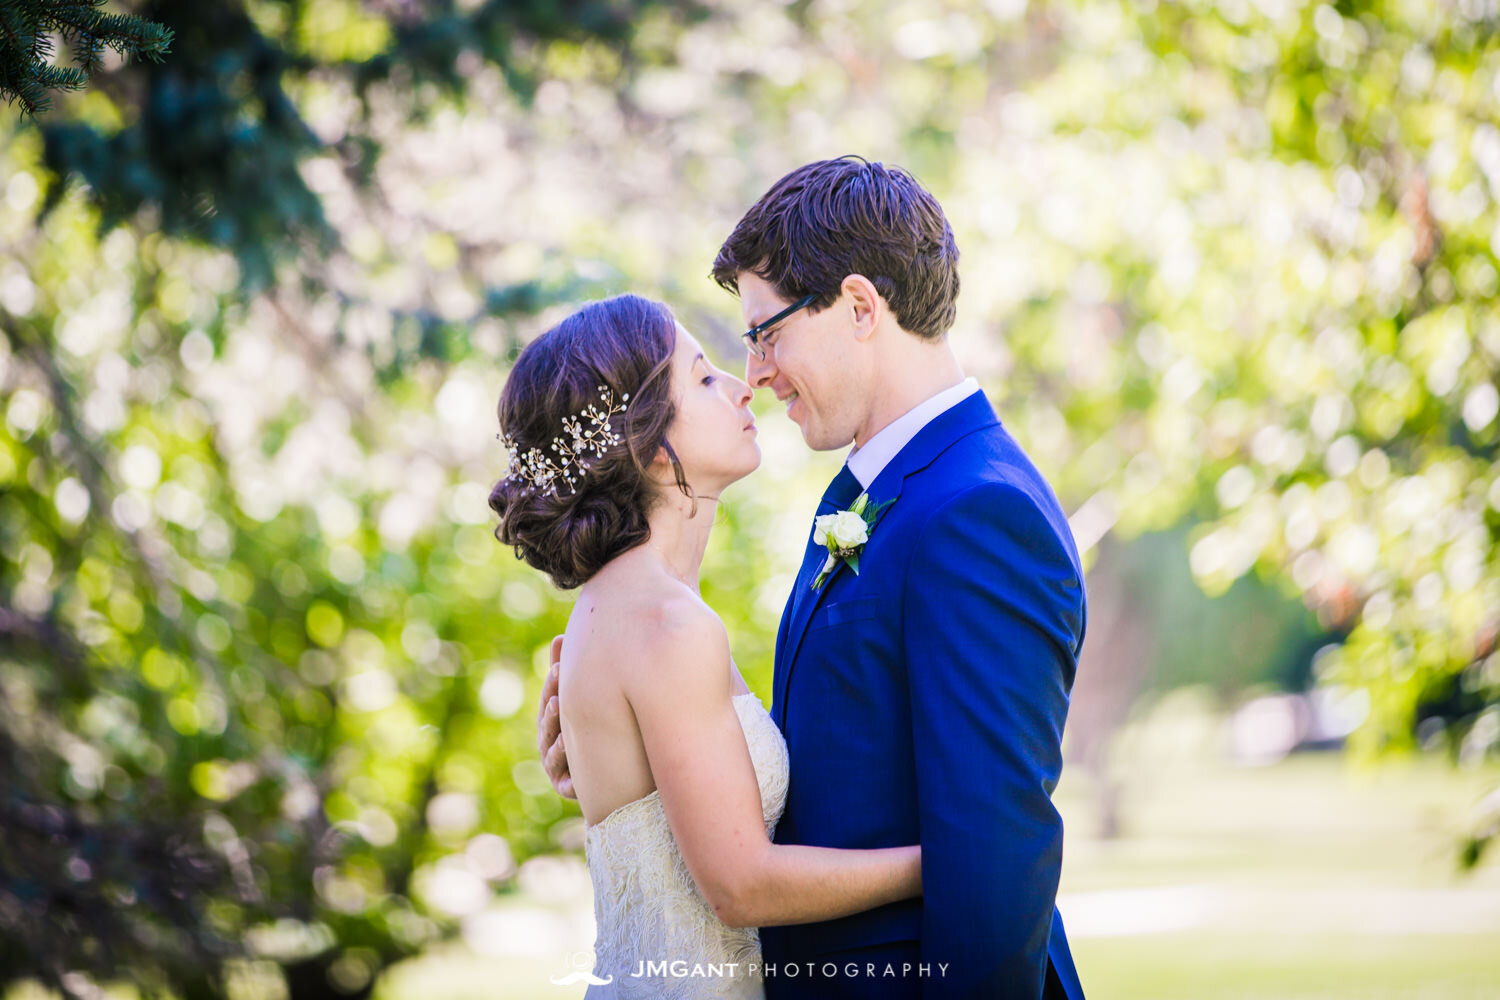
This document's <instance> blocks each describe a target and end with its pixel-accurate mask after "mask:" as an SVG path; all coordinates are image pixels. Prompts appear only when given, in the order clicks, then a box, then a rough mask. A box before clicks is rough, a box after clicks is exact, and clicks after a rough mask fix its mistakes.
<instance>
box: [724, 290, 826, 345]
mask: <svg viewBox="0 0 1500 1000" xmlns="http://www.w3.org/2000/svg"><path fill="white" fill-rule="evenodd" d="M816 301H818V297H817V296H816V295H804V296H802V298H800V299H798V300H797V301H796V302H793V303H792V304H791V305H789V306H787V307H786V308H785V309H783V310H781V312H779V313H777V314H776V315H775V316H772V317H771V318H770V319H768V320H766V321H765V322H764V323H759V324H757V325H755V326H753V327H751V328H750V329H748V330H746V331H745V332H744V333H742V334H740V336H741V337H744V338H745V345H746V346H747V347H749V348H750V353H751V354H753V355H755V356H756V357H757V358H760V359H761V360H762V361H764V360H765V359H766V348H765V345H764V344H762V343H761V342H760V339H761V337H764V336H765V334H766V331H767V330H769V329H770V328H771V327H773V326H775V325H776V324H777V323H780V322H781V321H782V320H784V319H786V318H787V317H788V316H790V315H791V314H792V313H794V312H796V311H797V310H798V309H806V308H807V307H808V306H810V305H812V304H813V303H814V302H816Z"/></svg>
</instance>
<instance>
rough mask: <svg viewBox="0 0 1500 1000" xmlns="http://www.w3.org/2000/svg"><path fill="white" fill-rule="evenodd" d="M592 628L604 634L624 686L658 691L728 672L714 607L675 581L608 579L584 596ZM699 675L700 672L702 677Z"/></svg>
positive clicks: (714, 680) (726, 641) (726, 637)
mask: <svg viewBox="0 0 1500 1000" xmlns="http://www.w3.org/2000/svg"><path fill="white" fill-rule="evenodd" d="M587 599H588V600H589V601H590V602H591V606H590V608H589V609H588V611H589V614H588V617H589V618H591V619H592V620H593V626H592V628H591V629H590V631H594V632H596V633H598V634H601V635H607V646H608V647H609V649H610V658H611V659H612V660H613V661H614V666H615V669H616V671H617V672H618V676H619V677H620V680H621V682H622V683H623V684H624V685H625V686H626V687H627V688H631V687H637V688H638V687H639V685H640V684H645V685H647V686H649V687H650V688H651V689H652V690H660V689H661V688H662V687H663V686H666V687H669V688H670V687H672V686H673V685H675V684H678V683H687V684H693V685H701V684H703V683H704V681H705V676H707V675H712V681H711V682H712V683H714V684H715V686H716V685H717V679H719V678H723V677H727V676H728V674H727V671H726V670H725V669H724V668H725V667H727V665H728V664H729V662H730V660H729V635H728V633H727V632H726V631H725V629H724V623H723V622H722V621H720V620H719V616H718V615H716V614H715V613H714V611H713V609H712V608H710V607H709V606H708V605H707V604H704V603H703V601H702V599H701V598H699V597H698V595H697V594H694V593H693V592H692V591H690V590H689V589H688V588H686V587H684V586H683V585H682V584H680V583H678V582H676V581H673V580H662V579H654V578H651V577H641V578H637V579H624V578H621V579H616V580H613V581H607V586H605V587H600V588H596V589H595V590H594V591H593V592H592V593H590V594H589V595H587ZM700 675H703V676H700Z"/></svg>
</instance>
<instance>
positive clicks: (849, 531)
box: [812, 493, 895, 590]
mask: <svg viewBox="0 0 1500 1000" xmlns="http://www.w3.org/2000/svg"><path fill="white" fill-rule="evenodd" d="M894 502H895V501H894V500H887V501H886V502H885V503H871V502H870V495H869V494H868V493H861V494H860V495H859V496H857V497H855V498H854V502H853V503H852V504H850V505H849V509H848V510H841V511H838V512H837V513H834V514H822V515H820V516H818V517H817V518H816V519H814V521H813V542H814V544H817V545H822V546H824V547H825V548H827V549H828V558H827V559H825V560H824V561H823V568H822V569H821V570H819V571H818V576H817V578H816V579H815V580H813V583H812V588H813V590H817V589H819V588H820V587H822V586H823V584H824V583H826V582H828V576H829V574H830V573H832V572H833V570H834V567H836V566H837V565H838V564H839V563H841V562H843V563H847V564H848V565H849V567H850V568H851V569H853V570H854V575H855V576H858V575H859V554H860V552H861V551H862V550H863V549H864V547H865V543H866V542H868V541H869V540H870V532H872V531H874V530H875V521H876V520H877V519H878V518H879V516H880V512H881V511H882V510H884V509H885V508H887V507H889V506H890V505H891V504H892V503H894Z"/></svg>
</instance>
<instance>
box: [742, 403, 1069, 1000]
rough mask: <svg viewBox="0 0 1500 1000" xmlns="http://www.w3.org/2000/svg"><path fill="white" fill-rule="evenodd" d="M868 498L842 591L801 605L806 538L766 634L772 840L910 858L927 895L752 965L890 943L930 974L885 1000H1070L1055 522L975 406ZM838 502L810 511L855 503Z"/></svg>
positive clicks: (772, 986)
mask: <svg viewBox="0 0 1500 1000" xmlns="http://www.w3.org/2000/svg"><path fill="white" fill-rule="evenodd" d="M868 493H869V495H870V500H871V501H872V502H874V503H882V502H886V501H893V502H892V503H891V504H890V506H889V507H887V508H885V509H884V510H883V511H882V512H881V514H880V519H879V520H878V521H877V522H876V524H875V526H874V528H873V530H872V531H871V533H870V540H869V542H868V543H867V544H866V545H865V547H864V549H863V551H862V553H861V555H860V567H859V570H860V571H859V573H858V574H856V573H855V572H854V571H853V570H852V569H851V568H849V567H848V566H844V565H840V566H839V567H838V568H837V569H836V570H834V572H833V573H832V575H831V576H830V577H829V579H828V581H827V583H825V585H824V586H823V587H822V589H821V590H819V591H817V592H814V591H812V589H811V582H812V579H813V577H814V576H815V575H816V573H817V571H818V570H819V569H820V568H821V565H822V561H823V557H824V556H825V555H826V550H824V549H822V548H814V547H813V545H812V542H811V537H810V536H809V541H808V550H807V556H806V558H805V559H804V561H803V566H802V572H801V573H800V574H799V576H798V579H797V583H796V585H795V586H794V588H793V591H792V595H791V598H790V599H789V600H788V602H787V607H786V611H785V612H784V613H783V615H782V618H781V630H780V633H779V636H778V640H777V648H776V672H775V692H774V698H773V702H772V715H773V717H774V718H775V720H776V723H777V725H779V726H780V727H781V730H782V733H783V734H784V735H785V737H786V741H787V746H788V749H789V751H790V755H791V784H790V789H789V792H788V796H787V803H786V810H785V812H784V813H783V814H782V817H781V821H780V824H779V825H778V827H777V830H776V841H777V842H778V843H788V844H811V845H816V846H822V847H842V848H877V847H895V846H899V845H902V844H916V843H920V844H921V845H922V882H923V893H924V895H923V897H922V898H921V899H916V900H908V901H906V902H902V903H895V904H892V905H889V906H884V907H880V908H878V909H875V910H871V911H868V912H865V913H860V914H856V915H854V916H852V917H847V918H844V919H840V920H833V921H828V922H825V923H816V924H803V925H797V926H788V927H766V928H762V929H761V941H762V947H763V951H764V958H765V962H766V963H767V964H768V965H770V964H772V963H775V964H778V965H785V964H786V963H802V964H804V965H805V963H807V962H819V963H821V962H823V961H824V960H828V961H837V960H838V959H839V958H840V957H841V956H842V957H846V958H847V957H848V956H849V954H850V953H852V952H854V951H855V950H856V949H859V950H862V953H863V954H870V953H872V951H871V948H872V946H875V945H883V944H892V943H896V942H907V945H906V948H907V951H906V953H907V954H908V955H912V954H920V960H921V962H922V963H927V964H928V965H929V968H930V970H931V971H930V974H929V975H928V976H926V977H924V978H920V979H913V980H911V985H909V986H907V987H904V988H903V990H904V991H903V992H898V993H891V992H890V988H889V986H883V990H884V992H883V993H882V995H902V996H923V997H949V996H954V997H958V996H962V997H986V998H1016V1000H1020V998H1025V1000H1037V998H1039V997H1041V996H1042V995H1043V991H1044V987H1045V986H1046V985H1047V984H1049V983H1050V984H1051V986H1050V992H1049V995H1055V994H1056V993H1057V992H1058V989H1059V986H1060V987H1061V989H1062V991H1063V992H1065V993H1066V995H1067V996H1068V997H1069V998H1070V1000H1082V998H1083V991H1082V989H1081V988H1080V986H1079V983H1078V975H1077V972H1076V971H1075V969H1074V966H1073V959H1072V955H1071V954H1070V952H1069V950H1068V943H1067V939H1066V937H1065V936H1064V933H1063V926H1062V919H1061V917H1060V916H1059V915H1058V913H1057V909H1056V897H1057V883H1058V875H1059V871H1060V869H1061V865H1062V842H1063V828H1062V820H1061V818H1060V817H1059V816H1058V814H1057V811H1056V809H1054V808H1053V806H1052V800H1051V793H1052V790H1053V788H1054V787H1055V786H1056V784H1057V780H1058V776H1059V773H1060V771H1061V769H1062V755H1061V742H1062V733H1063V722H1064V720H1065V719H1066V717H1067V713H1068V694H1069V691H1070V690H1071V688H1072V685H1073V675H1074V670H1075V667H1076V664H1077V658H1078V652H1079V649H1080V648H1081V646H1082V644H1083V634H1084V625H1085V619H1086V614H1087V612H1086V606H1085V598H1084V587H1083V570H1082V566H1081V564H1080V562H1079V558H1078V552H1077V549H1076V547H1075V546H1074V543H1073V536H1072V533H1071V531H1070V530H1069V528H1068V523H1067V518H1066V517H1065V516H1064V514H1063V512H1062V508H1061V507H1060V506H1059V504H1058V502H1057V498H1056V497H1055V496H1054V495H1053V493H1052V490H1051V488H1050V487H1049V486H1048V485H1047V483H1046V481H1045V480H1044V479H1043V478H1042V476H1041V474H1040V473H1039V472H1038V471H1037V469H1036V467H1035V466H1034V465H1032V463H1031V461H1030V459H1028V458H1027V457H1026V455H1025V453H1024V452H1022V450H1021V449H1020V447H1019V446H1018V445H1017V444H1016V442H1015V441H1014V440H1013V439H1012V438H1011V436H1010V434H1009V433H1008V432H1007V431H1006V430H1005V428H1004V427H1002V426H1001V423H1000V420H999V418H998V417H996V415H995V411H994V409H993V408H992V407H991V406H990V404H989V401H988V400H987V399H986V398H985V397H984V394H983V393H975V394H974V395H972V396H970V397H968V398H967V399H965V400H963V401H962V402H960V403H958V404H957V405H955V406H954V407H952V408H951V409H949V410H947V411H946V412H944V413H942V414H941V415H939V416H938V417H937V418H936V419H934V420H933V421H931V422H930V423H929V424H928V425H927V426H926V427H924V428H923V429H922V430H921V431H920V432H919V433H918V434H917V435H916V436H915V437H914V438H912V440H911V441H910V442H908V443H907V445H906V447H905V448H903V449H902V450H901V452H900V453H899V454H897V456H896V457H895V458H894V459H892V460H891V462H890V464H889V465H887V466H886V468H885V469H884V470H883V471H882V472H881V473H880V475H879V476H878V477H877V478H876V480H875V482H873V483H872V484H870V488H869V490H868ZM836 499H837V501H838V502H837V503H833V502H830V498H828V497H825V500H824V503H823V505H822V506H821V507H820V510H819V513H828V512H830V511H832V510H834V509H840V508H842V507H844V506H847V504H848V502H849V501H850V500H852V499H853V498H852V497H840V498H836ZM918 949H919V950H918ZM876 951H878V949H876ZM937 963H947V966H948V968H947V971H946V974H945V975H941V976H939V975H938V974H937V971H936V966H937ZM1049 964H1050V966H1051V969H1050V971H1049V968H1048V967H1049ZM825 985H827V984H825ZM872 985H873V984H872ZM766 986H767V991H768V994H769V995H771V996H772V997H774V996H776V995H777V993H778V992H780V991H779V990H778V980H777V979H770V978H768V980H767V982H766ZM788 988H790V987H788ZM851 995H856V996H857V995H862V994H860V993H859V992H858V988H857V986H855V987H854V992H852V993H851Z"/></svg>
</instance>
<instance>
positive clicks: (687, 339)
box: [667, 323, 760, 496]
mask: <svg viewBox="0 0 1500 1000" xmlns="http://www.w3.org/2000/svg"><path fill="white" fill-rule="evenodd" d="M672 396H673V399H674V401H675V402H676V404H677V414H676V416H675V417H673V419H672V425H671V426H670V427H668V428H667V441H668V442H669V443H670V444H671V445H672V450H673V451H675V452H676V453H677V460H678V461H679V462H681V463H682V470H683V474H684V475H685V476H686V477H687V481H688V485H689V486H691V487H692V488H693V492H694V493H696V494H698V495H699V496H718V495H719V493H720V491H722V490H723V489H724V487H726V486H728V485H729V484H730V483H732V482H735V481H736V480H739V479H743V478H744V477H745V476H748V475H749V474H750V473H751V472H753V471H754V470H755V468H756V466H758V465H760V445H759V444H757V443H756V441H755V435H756V429H755V417H754V415H753V414H752V413H751V412H750V397H751V392H750V386H749V385H747V384H746V383H745V381H744V379H740V378H736V377H735V376H733V375H731V374H729V373H728V372H726V371H721V370H720V369H718V368H716V367H714V365H713V363H712V362H710V361H709V360H708V357H707V355H705V354H704V352H703V348H702V346H701V345H699V343H698V341H697V340H696V339H695V338H694V337H693V335H692V334H690V333H688V332H687V330H686V329H684V328H683V326H682V324H681V323H679V324H677V346H676V347H675V348H674V350H673V352H672ZM668 466H669V468H670V462H669V463H668ZM667 482H669V483H670V482H672V479H671V476H670V473H669V474H668V479H667Z"/></svg>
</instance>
